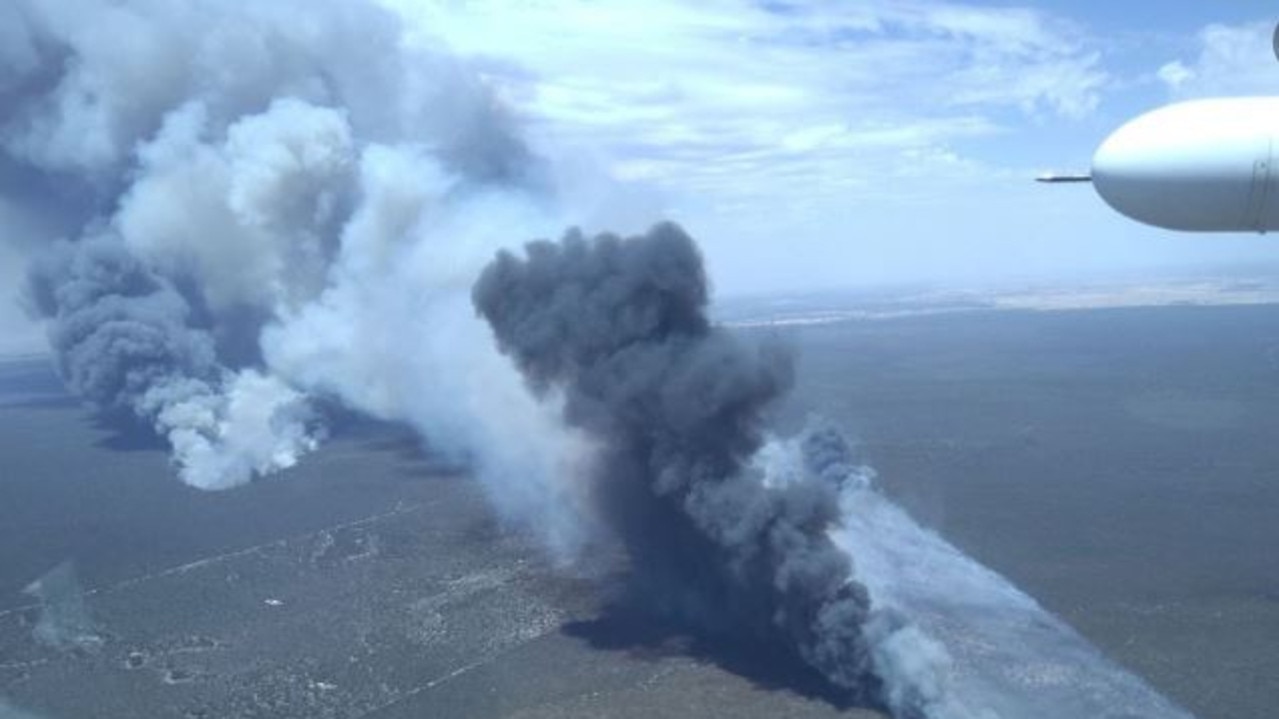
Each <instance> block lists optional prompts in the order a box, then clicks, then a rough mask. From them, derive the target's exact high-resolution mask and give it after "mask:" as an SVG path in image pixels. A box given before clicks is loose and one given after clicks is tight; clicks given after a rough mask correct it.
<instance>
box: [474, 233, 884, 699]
mask: <svg viewBox="0 0 1279 719" xmlns="http://www.w3.org/2000/svg"><path fill="white" fill-rule="evenodd" d="M474 296H475V304H476V307H477V308H478V310H479V311H480V312H481V313H482V314H483V315H484V317H485V318H486V319H487V320H488V321H489V322H490V323H491V325H492V327H493V330H494V332H495V334H496V336H497V340H498V344H499V346H500V347H501V348H502V350H503V351H504V352H507V353H509V354H510V355H511V356H512V358H513V359H514V360H515V362H516V363H517V364H518V365H519V366H520V368H521V369H522V370H523V372H524V374H525V376H526V377H527V378H528V380H529V382H530V384H531V385H532V386H533V387H534V388H535V389H536V390H537V391H539V392H542V393H547V392H552V391H555V392H562V393H563V397H564V409H563V416H564V419H565V420H566V421H567V422H568V423H569V424H570V425H572V426H574V427H577V428H580V429H582V430H583V431H585V432H586V433H587V435H588V436H590V437H591V438H593V439H595V440H596V441H597V442H598V443H599V446H598V449H597V455H596V458H595V461H596V464H595V466H594V469H593V472H592V473H591V475H590V477H589V479H590V480H591V482H592V486H591V490H592V492H593V494H594V496H595V498H596V501H597V508H598V510H599V512H600V513H601V514H603V515H604V516H605V517H606V520H607V521H606V524H607V526H608V527H609V528H610V529H611V530H612V531H614V532H616V533H617V534H618V535H619V536H620V539H621V540H622V541H623V542H624V543H625V546H626V548H627V549H628V551H629V554H630V558H631V561H632V564H633V565H634V571H635V573H636V575H637V577H638V579H639V581H640V582H641V585H642V589H643V591H644V592H645V595H644V596H645V599H646V600H647V601H650V602H651V601H654V600H656V601H657V602H662V603H664V604H665V607H664V608H665V609H666V610H667V611H669V612H674V613H678V614H681V615H684V616H688V617H691V618H693V619H694V620H696V621H698V622H699V623H701V624H702V625H704V626H705V625H711V626H714V625H715V624H717V623H720V622H725V621H727V622H728V624H729V627H731V629H732V630H736V631H740V630H749V631H753V632H754V633H756V634H757V635H758V636H760V637H762V638H765V639H772V640H777V642H778V645H779V646H781V647H784V648H788V649H790V650H792V651H795V652H797V653H798V655H799V656H801V657H802V658H803V659H804V660H806V661H807V662H808V663H810V664H811V665H812V666H814V667H816V668H818V669H819V670H820V671H821V672H822V673H823V674H824V675H825V676H827V677H828V678H829V679H830V680H831V681H833V682H835V683H837V684H839V685H842V686H844V687H848V688H853V687H858V686H860V685H861V683H862V682H864V680H865V678H866V669H867V667H868V656H867V653H866V649H865V647H864V645H863V642H862V637H861V633H860V632H861V626H862V623H863V621H864V619H865V618H866V615H867V612H868V602H867V599H866V594H865V592H864V590H863V589H862V588H861V587H860V585H858V584H856V583H855V582H853V581H852V580H851V576H850V574H851V573H850V563H849V559H848V556H847V555H846V554H844V553H843V552H841V551H839V550H838V549H837V548H836V547H835V546H834V544H833V543H832V542H831V540H830V538H829V537H828V535H827V532H828V531H829V530H830V529H831V527H832V526H833V524H834V522H835V519H836V515H837V506H838V504H837V498H836V495H835V489H834V485H832V484H830V483H827V482H823V481H820V478H817V477H810V476H809V475H804V476H803V477H802V478H799V479H797V480H796V481H794V482H790V483H787V484H785V485H776V486H769V485H767V484H765V482H764V476H763V475H762V474H761V473H760V472H758V471H757V470H755V469H754V468H753V467H752V466H751V464H750V460H751V458H752V457H753V455H754V454H755V452H756V451H757V450H758V448H759V446H760V444H761V441H762V440H761V410H762V409H763V408H764V407H765V406H766V405H767V404H768V403H769V402H770V401H771V400H772V399H774V398H775V397H776V396H777V395H778V394H779V393H781V392H783V391H785V390H786V389H787V388H788V387H789V385H790V380H791V366H790V362H789V358H788V357H787V356H786V355H785V354H784V353H783V352H781V351H779V350H778V349H777V348H775V347H767V346H763V347H760V346H753V345H750V344H747V343H744V342H742V341H741V340H739V339H737V338H735V337H733V336H732V335H730V334H728V333H727V332H725V331H723V330H720V329H717V328H714V327H712V326H711V325H710V323H709V322H708V321H707V318H706V315H705V310H706V302H707V291H706V280H705V277H704V275H703V270H702V262H701V257H700V255H699V253H698V251H697V249H696V247H695V246H694V245H693V243H692V240H690V239H689V237H688V236H687V235H686V234H684V232H683V231H682V230H680V228H678V227H677V226H675V225H673V224H663V225H658V226H656V227H654V228H653V229H652V230H651V231H649V232H648V234H646V235H644V236H640V237H633V238H629V239H625V240H623V239H620V238H618V237H616V236H609V235H602V236H599V237H596V238H593V239H589V240H588V239H586V238H584V237H583V236H582V235H581V234H579V233H574V232H570V233H569V234H568V235H567V236H566V237H565V238H564V240H563V241H562V242H559V243H554V242H548V241H541V242H534V243H531V244H529V245H528V246H527V247H526V248H525V256H524V257H522V258H521V257H517V256H515V255H513V254H510V253H506V252H503V253H502V254H500V255H499V256H498V258H497V259H496V261H495V262H494V263H493V264H492V265H490V266H489V267H488V268H487V269H486V270H485V271H484V273H483V274H482V275H481V276H480V279H479V280H478V281H477V283H476V285H475V291H474Z"/></svg>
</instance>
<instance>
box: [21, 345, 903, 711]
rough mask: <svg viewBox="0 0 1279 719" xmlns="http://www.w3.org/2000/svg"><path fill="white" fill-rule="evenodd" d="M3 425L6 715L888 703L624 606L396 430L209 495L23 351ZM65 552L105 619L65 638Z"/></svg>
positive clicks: (342, 442) (363, 434)
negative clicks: (43, 620)
mask: <svg viewBox="0 0 1279 719" xmlns="http://www.w3.org/2000/svg"><path fill="white" fill-rule="evenodd" d="M0 442H2V443H3V448H2V449H0V457H2V458H3V465H0V719H13V718H14V717H22V718H24V719H25V717H27V716H28V714H27V712H30V713H31V714H34V715H35V716H39V717H44V718H46V719H70V718H75V717H93V718H94V719H98V718H110V717H120V718H122V719H123V718H126V717H130V718H131V717H139V716H145V717H149V718H151V717H154V718H157V719H158V718H161V717H181V718H184V719H197V718H208V719H223V718H230V717H280V718H292V717H296V718H298V719H318V718H321V717H345V718H355V717H368V718H369V719H375V718H376V719H392V718H394V717H413V718H415V719H416V718H418V717H435V716H438V717H457V718H461V719H465V718H467V717H528V718H533V717H636V718H638V717H654V716H670V717H683V716H725V717H730V716H731V717H814V718H817V717H829V716H835V715H841V716H852V717H858V716H862V717H874V716H882V715H880V714H878V713H873V712H869V711H865V710H858V709H853V708H846V707H842V706H840V705H839V702H838V700H836V699H833V698H832V697H830V696H828V695H827V694H826V693H825V691H826V690H825V688H824V687H823V686H821V685H820V684H819V683H817V682H815V681H814V679H813V677H812V676H811V674H809V673H808V672H807V671H805V670H804V669H803V668H801V667H794V666H778V665H777V664H776V662H774V661H772V658H771V657H769V656H768V655H767V654H766V653H762V652H761V651H760V650H759V649H758V648H752V647H744V646H733V645H725V644H723V643H714V642H707V641H705V640H700V639H698V638H696V637H692V636H689V635H687V634H686V633H683V632H681V631H680V630H678V629H676V628H673V627H669V626H663V625H661V624H660V623H655V622H654V621H652V620H651V619H647V618H644V617H641V616H638V615H635V614H633V613H628V612H626V611H625V610H617V609H613V608H610V606H609V605H607V604H606V603H605V602H604V600H603V599H602V597H606V596H607V595H608V593H607V586H608V582H607V581H606V578H607V573H608V567H607V566H604V567H599V568H594V569H593V571H594V572H595V573H596V574H602V575H603V576H602V577H596V578H594V579H588V578H584V577H575V576H573V575H572V574H571V573H569V572H567V571H556V570H555V569H554V568H553V567H552V566H550V565H549V564H548V562H547V560H546V558H545V557H544V555H543V553H542V552H540V551H539V550H537V549H536V548H535V547H534V546H533V545H532V544H531V542H530V541H528V540H527V539H526V538H524V537H522V536H520V535H519V534H517V533H513V532H509V531H504V530H503V529H502V528H501V527H499V526H498V525H497V523H496V522H495V521H494V519H493V517H492V515H491V513H490V511H489V506H488V503H487V501H486V499H485V497H484V496H483V494H482V491H481V489H480V486H479V484H478V483H477V482H473V481H471V480H470V479H469V478H467V477H465V476H461V475H459V474H457V473H455V472H450V471H448V470H447V468H442V467H438V466H433V465H432V464H431V463H430V462H428V461H426V460H425V459H424V458H423V456H422V454H421V453H420V451H419V450H418V444H417V442H416V440H415V439H414V438H413V437H412V436H411V435H409V434H408V433H407V432H406V431H405V430H402V429H399V428H395V427H389V426H386V425H378V424H374V423H364V424H354V425H348V426H344V427H340V428H338V437H337V438H336V439H335V440H334V441H332V442H330V443H329V444H328V445H327V446H326V447H325V448H324V449H322V450H321V451H319V452H317V453H316V454H314V455H312V456H310V457H308V458H307V459H306V460H305V461H304V462H303V463H302V464H301V465H300V466H299V467H296V468H294V469H293V470H290V471H288V472H285V473H283V474H282V475H281V476H279V477H276V478H273V479H272V480H271V481H264V482H257V483H254V484H252V485H250V486H247V487H244V488H240V489H237V490H235V491H230V492H222V493H203V492H200V491H198V490H193V489H190V488H187V487H185V486H183V485H182V484H181V483H179V482H178V481H177V480H176V479H175V478H174V476H173V473H172V471H171V470H170V468H169V466H168V463H167V457H166V454H165V452H164V450H163V447H161V446H160V445H158V444H157V443H156V442H154V440H151V439H149V438H148V437H147V436H146V435H145V434H138V435H121V434H118V433H116V432H113V431H111V430H109V429H107V428H104V427H101V426H99V425H98V424H97V423H95V421H94V420H93V419H92V417H91V415H90V414H89V413H87V412H86V411H85V410H83V409H81V408H80V407H79V406H78V405H77V404H76V403H75V402H74V401H71V400H69V399H68V398H66V397H65V396H63V395H62V393H61V390H60V389H59V388H58V385H57V382H56V379H55V378H54V377H52V376H51V375H50V373H49V370H48V368H47V365H46V363H44V362H34V363H33V362H23V363H9V364H6V365H0ZM68 560H71V561H72V562H73V563H74V568H75V571H76V573H77V574H78V577H79V583H80V584H81V585H82V587H83V588H84V590H85V591H86V592H87V594H86V595H85V596H83V597H82V598H81V599H80V601H81V602H82V603H83V606H84V614H83V615H81V616H84V617H85V619H84V621H83V622H78V621H76V617H75V612H74V611H71V615H72V616H70V617H69V619H70V621H67V620H68V617H67V616H63V617H62V620H63V622H62V624H63V628H64V630H66V629H67V627H70V629H71V631H69V632H68V631H64V632H63V634H64V635H65V636H63V637H61V638H62V641H63V642H64V644H65V645H64V646H63V647H62V648H60V649H59V648H53V647H50V646H48V645H47V644H41V643H39V642H37V641H35V639H34V636H35V635H36V634H38V633H39V632H40V631H41V630H40V625H39V622H40V617H41V610H40V609H39V607H38V606H36V605H34V604H33V602H34V601H35V599H34V598H33V597H32V596H29V595H27V594H25V593H23V588H24V587H26V586H27V585H28V584H29V583H30V582H32V581H33V580H35V579H37V578H39V577H41V576H42V575H45V573H46V572H48V571H50V570H51V569H53V568H55V567H58V566H59V565H61V563H63V562H66V561H68ZM604 563H605V565H607V561H605V562H604ZM52 583H53V582H50V584H52ZM64 594H66V593H64ZM69 594H70V595H71V596H69V597H68V596H59V597H56V598H55V601H54V603H53V605H54V606H55V609H56V611H58V612H62V613H63V614H64V615H65V614H66V613H67V611H69V610H68V606H69V607H71V609H72V610H73V609H74V606H75V604H76V601H77V596H78V595H77V593H76V592H70V593H69ZM85 615H87V616H85Z"/></svg>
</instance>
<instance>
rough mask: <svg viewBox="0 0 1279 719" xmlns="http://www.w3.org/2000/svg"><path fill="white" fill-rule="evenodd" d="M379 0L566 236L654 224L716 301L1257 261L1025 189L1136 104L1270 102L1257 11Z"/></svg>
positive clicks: (1224, 240) (1073, 165)
mask: <svg viewBox="0 0 1279 719" xmlns="http://www.w3.org/2000/svg"><path fill="white" fill-rule="evenodd" d="M386 1H387V2H388V4H390V5H392V6H393V7H396V8H397V9H399V10H400V11H401V12H402V13H403V14H404V15H405V17H406V18H408V19H409V23H410V25H411V26H413V27H414V28H417V29H418V31H419V39H420V41H421V42H436V41H438V40H439V39H441V38H442V40H443V42H444V43H446V44H447V45H449V46H450V47H452V48H453V49H454V50H455V51H457V52H459V53H461V54H463V55H465V56H467V57H468V58H470V59H471V61H472V62H475V63H476V64H477V65H478V66H480V67H481V68H482V69H483V71H484V73H485V76H486V77H487V78H488V80H489V81H490V82H491V83H492V84H493V86H494V87H496V88H497V89H498V91H499V94H500V96H501V97H502V98H503V100H504V101H506V102H507V103H509V104H510V105H511V106H512V107H513V108H514V109H515V111H516V112H517V114H519V115H520V116H521V117H522V118H523V119H524V120H525V121H526V122H527V124H528V127H529V128H530V130H529V132H530V135H531V137H532V139H533V140H534V142H535V143H536V144H537V145H538V147H539V149H540V150H541V151H542V152H543V154H545V155H546V156H548V157H550V158H551V159H552V160H553V164H554V165H555V166H556V167H557V168H560V169H559V170H557V171H558V172H560V173H561V174H562V175H563V179H564V184H565V186H566V187H567V188H569V189H567V190H566V193H570V194H572V195H573V197H572V198H571V199H570V200H569V204H570V205H571V208H570V210H569V211H568V213H567V215H568V218H569V219H570V220H571V221H574V222H580V223H581V224H584V225H585V226H586V227H587V228H588V229H604V228H612V229H618V230H622V231H630V230H635V229H639V228H640V227H641V226H642V225H643V224H645V223H646V222H649V221H651V220H652V219H655V218H657V217H662V216H666V217H672V218H674V219H677V220H679V221H681V222H683V223H684V224H685V225H686V226H688V227H689V228H690V229H691V230H692V231H693V232H694V234H695V235H696V236H697V237H698V238H699V239H700V241H701V242H702V244H703V247H704V248H705V251H706V253H707V256H708V260H709V262H710V266H711V272H712V276H713V278H714V280H715V282H716V284H717V286H718V287H719V289H720V290H721V292H723V293H727V294H744V293H757V292H772V291H793V290H798V289H814V288H831V287H847V286H867V285H880V284H897V283H918V282H928V283H941V284H973V283H982V282H987V281H1010V280H1012V281H1020V280H1023V279H1032V280H1033V279H1046V278H1071V279H1084V280H1087V279H1094V278H1095V279H1107V278H1110V277H1112V276H1114V275H1115V274H1134V273H1135V274H1167V273H1178V272H1183V271H1188V270H1203V269H1213V268H1217V267H1237V266H1239V265H1245V266H1247V265H1253V264H1260V263H1265V262H1269V261H1272V260H1275V259H1279V245H1276V244H1275V242H1277V241H1279V240H1274V239H1270V238H1258V237H1250V236H1224V235H1217V236H1209V235H1173V234H1169V233H1166V232H1162V231H1158V230H1154V229H1149V228H1144V227H1139V226H1136V225H1133V224H1131V223H1130V222H1128V221H1126V220H1124V219H1122V218H1120V217H1117V216H1115V215H1113V214H1112V213H1111V212H1110V211H1109V209H1108V208H1106V207H1105V206H1104V205H1103V204H1102V203H1101V201H1100V200H1099V199H1098V198H1097V197H1096V196H1095V195H1094V194H1093V193H1092V191H1091V190H1090V189H1089V188H1087V187H1086V186H1070V187H1044V186H1040V185H1036V184H1035V183H1033V182H1031V181H1030V178H1032V177H1033V176H1034V175H1035V174H1036V173H1037V172H1039V171H1043V170H1049V169H1058V170H1068V169H1084V168H1086V167H1087V165H1088V162H1089V160H1090V158H1091V155H1092V152H1093V150H1094V149H1095V148H1096V146H1097V144H1099V143H1100V141H1101V140H1102V139H1103V138H1104V137H1105V136H1106V135H1107V134H1108V133H1109V132H1110V131H1112V130H1113V129H1115V128H1116V127H1117V126H1118V125H1120V124H1122V123H1123V122H1124V121H1125V120H1126V119H1129V118H1131V117H1132V116H1133V115H1135V114H1137V113H1139V112H1141V111H1143V110H1146V109H1151V108H1153V107H1156V106H1158V105H1160V104H1164V103H1167V102H1170V101H1174V100H1178V99H1184V98H1190V97H1198V96H1211V95H1231V94H1271V93H1274V92H1277V91H1279V62H1276V61H1275V59H1274V57H1273V55H1272V54H1271V50H1270V28H1271V23H1272V16H1271V15H1269V14H1268V13H1272V12H1273V5H1272V4H1270V3H1263V2H1259V1H1258V2H1253V1H1250V0H1248V1H1245V0H1239V1H1235V2H1229V3H1226V2H1194V3H1168V2H1119V1H1118V0H1112V1H1110V2H1095V1H1090V2H1066V1H1065V0H1053V1H1050V2H1042V3H1024V4H1015V3H1005V2H991V3H962V2H934V1H932V0H895V1H892V2H835V1H826V2H812V1H810V2H801V1H798V0H775V1H773V2H755V1H751V0H704V1H703V2H696V3H693V2H678V1H676V0H614V1H612V2H587V1H586V0H537V1H536V2H520V3H512V2H495V1H492V0H461V1H459V0H440V1H439V2H431V1H427V0H386ZM428 38H433V39H428Z"/></svg>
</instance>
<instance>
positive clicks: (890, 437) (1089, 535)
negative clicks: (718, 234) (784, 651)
mask: <svg viewBox="0 0 1279 719" xmlns="http://www.w3.org/2000/svg"><path fill="white" fill-rule="evenodd" d="M773 331H774V332H777V333H779V334H781V335H782V336H783V337H786V338H788V339H789V340H790V341H791V342H792V343H793V344H795V345H796V346H797V347H798V348H799V351H800V362H799V373H798V375H799V386H798V387H797V390H796V392H795V396H794V399H793V401H792V402H791V404H790V406H789V407H788V409H787V411H786V412H784V413H783V414H784V421H785V422H787V423H791V424H793V423H797V422H800V421H802V418H803V417H804V415H805V414H806V413H807V412H810V411H816V412H819V413H822V414H824V415H826V416H828V417H831V418H834V419H835V420H837V421H838V422H840V423H841V424H843V425H844V426H846V427H849V428H851V429H852V430H853V434H854V436H856V437H857V438H859V439H860V440H861V448H862V452H863V454H864V459H865V460H866V461H868V462H869V463H870V464H872V465H874V466H875V468H876V469H877V470H878V472H879V476H880V480H879V481H880V484H881V486H882V487H884V488H885V489H886V490H887V491H888V492H889V494H891V495H892V496H894V497H895V498H896V499H897V500H898V501H899V502H901V503H902V504H903V505H904V506H906V507H907V509H909V510H910V511H911V513H912V514H913V515H914V516H915V517H916V518H917V519H919V520H920V521H922V522H923V523H924V524H927V525H929V526H931V527H934V528H936V529H938V530H939V531H940V532H941V533H942V534H943V535H944V536H945V537H946V538H948V539H949V540H951V541H952V542H954V543H955V544H957V545H959V546H960V548H962V549H964V550H965V551H966V552H968V553H969V554H970V555H972V556H973V557H975V558H976V559H978V560H979V561H981V562H983V563H984V564H986V565H987V566H990V567H991V568H993V569H995V570H996V571H998V572H1000V573H1001V574H1003V575H1004V576H1006V577H1008V578H1009V579H1011V580H1012V581H1013V583H1014V584H1016V585H1018V586H1019V587H1021V588H1022V589H1024V590H1026V591H1027V592H1028V593H1030V594H1031V595H1032V596H1034V597H1035V598H1036V599H1038V600H1039V601H1040V603H1041V604H1043V605H1044V606H1045V607H1046V608H1047V609H1049V610H1050V611H1052V612H1053V613H1055V614H1057V615H1059V616H1061V617H1063V618H1064V619H1065V620H1066V621H1067V622H1069V623H1070V624H1071V625H1073V626H1074V627H1075V628H1076V629H1078V630H1079V631H1080V632H1081V633H1082V634H1084V635H1085V636H1086V637H1087V638H1088V639H1089V640H1091V641H1092V642H1093V643H1094V644H1096V645H1097V646H1098V647H1099V648H1101V649H1102V650H1103V651H1104V652H1105V653H1107V654H1108V655H1110V656H1111V657H1112V658H1114V659H1115V660H1117V661H1118V662H1119V663H1120V664H1122V665H1124V666H1126V667H1127V668H1129V669H1131V670H1133V671H1135V672H1136V673H1137V674H1139V675H1141V676H1143V677H1144V678H1146V679H1147V680H1148V681H1149V682H1150V683H1151V684H1152V685H1154V686H1155V688H1157V689H1158V690H1160V691H1161V692H1163V693H1164V694H1165V695H1167V696H1169V697H1171V698H1172V699H1174V700H1175V701H1177V702H1178V703H1180V704H1181V705H1183V706H1185V707H1186V708H1188V709H1190V710H1191V711H1193V712H1194V713H1196V714H1197V715H1199V716H1203V717H1221V718H1223V719H1226V718H1229V719H1245V718H1254V719H1263V718H1265V717H1271V716H1274V715H1275V712H1274V704H1275V701H1276V700H1279V307H1276V306H1240V307H1164V308H1145V309H1140V308H1129V309H1090V310H1078V311H1066V312H1037V311H1003V312H996V311H989V312H988V311H982V312H972V313H963V314H945V315H937V316H920V317H908V318H898V319H892V320H870V321H859V322H842V323H833V324H825V325H812V326H804V327H797V328H784V329H778V330H773Z"/></svg>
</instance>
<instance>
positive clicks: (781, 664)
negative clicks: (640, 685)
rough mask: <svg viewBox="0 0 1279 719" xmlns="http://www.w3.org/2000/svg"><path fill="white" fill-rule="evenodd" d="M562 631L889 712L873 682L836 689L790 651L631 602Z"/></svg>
mask: <svg viewBox="0 0 1279 719" xmlns="http://www.w3.org/2000/svg"><path fill="white" fill-rule="evenodd" d="M560 631H561V632H562V633H564V634H565V635H566V636H569V637H573V638H575V639H578V640H580V641H583V642H586V644H588V645H589V646H590V647H591V648H592V649H595V650H599V651H612V652H625V653H626V654H627V655H628V656H631V657H634V658H637V659H641V660H648V661H657V660H660V659H662V658H666V657H677V656H683V657H689V658H692V659H695V660H697V661H700V662H708V663H711V664H714V665H715V666H717V667H719V668H720V669H723V670H724V671H727V672H730V673H732V674H735V675H737V676H739V677H742V678H743V679H746V680H747V681H749V682H750V683H751V684H752V685H753V686H754V687H755V688H757V689H760V690H764V691H770V692H776V691H788V692H792V693H794V694H797V695H799V696H802V697H804V698H805V699H809V700H812V701H821V702H825V703H827V704H829V705H831V706H832V707H834V708H835V709H838V710H840V711H846V710H849V709H869V710H873V711H879V712H884V713H887V708H886V707H885V706H884V705H883V704H882V703H880V702H878V701H876V700H875V699H874V697H875V696H876V695H877V694H878V692H877V688H878V684H877V682H876V680H875V679H874V678H873V677H869V676H868V677H867V678H866V682H865V683H864V684H863V686H864V687H865V688H864V689H863V690H861V691H849V690H847V689H844V688H842V687H838V686H835V685H834V684H832V683H831V682H830V681H829V680H827V679H826V678H825V677H824V676H822V674H821V673H820V672H818V671H817V670H816V669H814V668H812V667H811V666H809V665H808V664H806V663H805V662H804V661H802V660H801V659H800V658H799V657H798V656H796V655H795V654H794V653H792V652H791V651H790V650H789V649H788V648H787V647H784V646H779V645H775V644H768V643H765V642H762V641H759V640H754V639H752V638H749V637H742V636H726V635H723V634H710V633H707V632H705V631H703V630H699V629H698V628H696V627H693V626H690V625H688V624H686V623H681V622H678V621H676V620H673V619H669V618H666V617H663V616H659V615H657V614H654V613H653V612H651V611H647V610H645V609H643V608H640V607H637V606H634V604H633V603H631V602H615V603H610V604H607V605H605V607H604V608H603V610H602V611H601V612H600V614H599V615H598V616H597V617H595V618H594V619H587V620H581V621H575V622H569V623H567V624H565V625H564V626H563V627H562V628H561V630H560Z"/></svg>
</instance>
